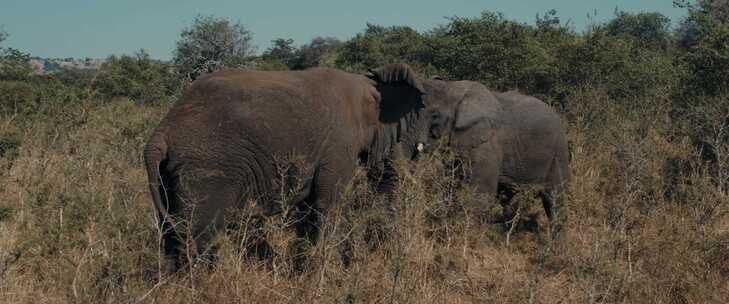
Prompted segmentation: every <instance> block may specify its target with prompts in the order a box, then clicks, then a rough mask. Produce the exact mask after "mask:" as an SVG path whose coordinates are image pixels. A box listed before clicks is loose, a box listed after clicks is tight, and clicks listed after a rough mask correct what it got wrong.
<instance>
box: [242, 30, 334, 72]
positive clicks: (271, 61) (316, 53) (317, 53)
mask: <svg viewBox="0 0 729 304" xmlns="http://www.w3.org/2000/svg"><path fill="white" fill-rule="evenodd" d="M271 42H272V43H273V46H271V47H270V48H269V49H268V50H266V51H265V52H264V53H263V55H261V56H260V57H259V58H257V59H256V65H255V66H256V69H259V70H304V69H308V68H311V67H317V66H330V67H333V66H334V60H335V59H336V58H337V53H338V51H339V49H340V48H341V47H342V42H341V41H339V40H338V39H336V38H331V37H316V38H314V39H312V40H311V42H309V43H307V44H304V45H302V46H300V47H298V48H297V47H296V46H294V40H293V39H283V38H279V39H275V40H273V41H271Z"/></svg>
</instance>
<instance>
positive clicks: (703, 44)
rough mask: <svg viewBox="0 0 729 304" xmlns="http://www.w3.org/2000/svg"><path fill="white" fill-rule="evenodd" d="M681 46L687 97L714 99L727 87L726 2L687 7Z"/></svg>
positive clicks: (712, 0)
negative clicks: (710, 97)
mask: <svg viewBox="0 0 729 304" xmlns="http://www.w3.org/2000/svg"><path fill="white" fill-rule="evenodd" d="M688 10H689V16H688V18H687V19H686V20H685V21H684V22H683V23H682V25H681V26H682V28H681V30H680V33H681V35H682V36H681V37H680V40H679V41H680V43H681V44H680V45H681V46H683V47H684V48H685V55H684V56H683V60H684V61H685V62H686V65H687V74H686V77H685V82H686V88H687V90H688V91H687V93H689V94H691V93H693V94H709V95H716V94H719V93H722V92H727V87H729V42H728V41H729V20H728V19H727V18H728V17H729V8H728V7H727V2H726V1H719V0H706V1H699V2H698V4H697V5H694V6H688Z"/></svg>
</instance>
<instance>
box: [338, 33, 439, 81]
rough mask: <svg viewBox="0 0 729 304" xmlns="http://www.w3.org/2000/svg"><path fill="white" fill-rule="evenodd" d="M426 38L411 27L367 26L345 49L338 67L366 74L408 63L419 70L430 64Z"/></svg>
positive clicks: (344, 46)
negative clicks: (382, 67) (385, 66)
mask: <svg viewBox="0 0 729 304" xmlns="http://www.w3.org/2000/svg"><path fill="white" fill-rule="evenodd" d="M425 41H426V40H425V37H424V36H423V35H421V34H420V33H418V32H417V31H415V30H413V29H412V28H410V27H407V26H393V27H383V26H379V25H373V24H369V23H368V24H367V28H366V29H365V31H364V33H360V34H357V35H356V36H355V37H354V38H352V39H350V40H349V41H347V42H345V43H344V45H343V46H342V49H341V52H340V53H339V57H338V58H337V60H336V65H337V66H338V67H340V68H343V69H345V70H349V71H365V70H367V68H372V67H376V66H380V65H384V64H388V63H396V62H407V63H410V64H412V65H414V66H415V67H416V69H417V68H418V67H420V66H422V63H424V62H427V61H428V59H429V58H428V53H429V48H428V47H427V45H426V44H425Z"/></svg>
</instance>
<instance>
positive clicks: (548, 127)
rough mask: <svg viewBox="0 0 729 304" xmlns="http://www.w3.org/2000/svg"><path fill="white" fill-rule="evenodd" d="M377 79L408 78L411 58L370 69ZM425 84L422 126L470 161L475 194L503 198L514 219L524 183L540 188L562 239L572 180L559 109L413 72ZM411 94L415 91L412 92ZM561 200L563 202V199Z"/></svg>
mask: <svg viewBox="0 0 729 304" xmlns="http://www.w3.org/2000/svg"><path fill="white" fill-rule="evenodd" d="M369 73H370V74H371V75H373V76H374V78H375V79H378V81H381V82H385V83H398V82H400V83H401V82H402V81H401V79H403V77H404V76H410V73H412V71H411V69H410V67H408V66H407V65H406V64H390V65H385V66H382V67H380V68H377V69H374V70H370V71H369ZM411 78H414V80H411V82H412V83H414V85H415V86H416V87H422V88H423V90H424V91H423V95H421V96H414V97H416V98H421V99H422V103H423V104H425V105H426V110H425V115H424V116H423V119H424V120H426V121H427V122H425V123H424V124H426V125H428V127H427V128H428V129H429V131H428V135H427V136H426V138H427V141H426V142H424V143H418V145H425V147H426V148H425V150H431V149H432V146H433V145H434V143H436V142H445V144H446V145H447V146H449V147H450V149H452V151H454V152H455V153H456V154H457V155H458V156H459V157H461V158H463V159H466V160H467V161H468V162H469V163H470V169H471V172H470V179H469V182H470V184H471V185H472V186H473V188H474V189H475V191H476V192H477V193H480V194H483V195H487V196H492V197H497V198H500V200H499V201H500V203H501V204H502V205H503V206H504V218H507V219H511V218H512V217H513V209H512V208H511V205H510V204H509V201H510V200H511V198H512V197H513V195H514V190H515V188H516V187H518V186H524V185H529V186H532V187H536V188H537V189H538V190H539V191H538V194H539V196H540V198H541V199H542V203H543V206H544V209H545V211H546V214H547V217H548V219H549V223H550V230H551V231H552V232H553V235H552V237H553V238H557V237H558V233H559V231H560V230H561V226H562V223H563V222H564V221H565V220H566V212H564V211H563V210H560V209H562V208H561V207H562V205H563V204H564V199H562V198H563V197H564V195H563V193H564V191H563V190H564V186H565V184H566V183H567V182H568V181H569V180H570V171H569V163H568V162H569V151H568V146H567V140H566V136H565V133H564V131H563V130H562V127H561V123H560V117H559V115H558V114H557V113H556V112H555V111H554V110H553V109H552V108H551V107H550V106H549V105H547V104H546V103H544V102H542V101H541V100H539V99H536V98H534V97H530V96H525V95H522V94H520V93H518V92H515V91H510V92H505V93H498V92H493V91H491V90H489V89H488V88H487V87H486V86H484V85H482V84H480V83H478V82H474V81H446V80H443V79H442V78H440V77H434V78H431V79H423V78H421V77H411ZM411 97H412V96H411ZM558 198H559V199H560V201H558Z"/></svg>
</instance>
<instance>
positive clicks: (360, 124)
mask: <svg viewBox="0 0 729 304" xmlns="http://www.w3.org/2000/svg"><path fill="white" fill-rule="evenodd" d="M401 76H403V77H404V78H402V79H400V80H403V81H402V82H398V83H393V84H387V83H378V82H377V81H375V80H372V79H371V78H368V77H365V76H364V75H357V74H351V73H346V72H343V71H338V70H334V69H324V68H314V69H309V70H305V71H292V72H263V71H245V70H224V71H220V72H215V73H211V74H209V75H206V76H204V77H202V78H200V79H198V80H196V81H195V82H194V83H193V84H192V85H191V87H190V88H189V89H188V90H187V91H186V92H185V93H184V95H183V96H182V98H181V99H180V100H179V101H178V103H177V104H176V105H175V106H174V107H173V108H172V109H171V110H170V111H169V113H168V114H167V116H166V117H165V118H164V119H163V121H162V122H161V123H160V125H159V127H158V128H157V129H156V130H155V132H154V133H153V135H152V136H151V139H150V140H149V142H148V144H147V146H146V148H145V151H144V158H145V165H146V168H147V173H148V178H149V185H150V189H151V193H152V198H153V201H154V204H155V206H156V209H157V211H158V212H159V216H160V223H161V225H162V228H163V231H164V235H163V242H164V248H165V251H166V252H167V253H168V254H171V255H174V256H178V257H179V256H180V253H181V251H180V250H183V249H192V250H190V251H189V252H192V253H193V254H200V253H202V252H203V250H205V248H206V247H207V246H208V245H209V244H208V243H209V241H210V239H211V238H212V237H213V236H214V234H215V232H216V231H220V230H221V229H223V228H225V220H224V218H225V217H226V216H232V215H234V213H232V212H231V211H232V210H235V209H236V208H244V207H251V206H250V205H249V202H251V200H254V201H255V202H256V204H255V206H256V207H255V208H254V209H255V210H258V212H257V213H258V214H261V215H273V214H277V213H280V212H281V211H283V210H293V213H295V214H298V215H299V216H300V217H301V219H300V220H298V223H299V224H297V225H296V232H297V235H298V236H299V237H301V238H308V239H311V240H315V239H316V237H317V234H318V227H319V223H318V221H319V216H318V215H319V214H321V213H326V210H328V209H330V208H331V206H332V205H333V204H334V203H336V202H337V201H338V195H339V194H340V191H341V190H342V188H343V187H344V186H345V185H346V184H347V183H348V182H350V180H351V179H352V177H353V174H354V172H355V168H356V166H357V165H358V162H362V163H364V164H365V165H366V166H367V167H368V168H370V169H372V170H374V171H380V172H381V171H382V169H383V168H384V167H385V163H386V162H387V160H388V159H389V158H392V157H396V156H405V157H409V156H412V155H413V154H414V153H415V149H416V143H417V142H419V141H422V140H423V138H424V137H425V136H426V135H427V126H426V125H423V124H422V123H423V122H424V120H423V119H421V118H422V112H423V110H424V105H423V104H422V99H421V98H420V97H419V96H420V95H421V92H422V87H420V85H419V84H418V83H417V82H415V80H414V78H413V77H414V74H413V73H409V74H408V72H407V71H403V74H402V75H401ZM281 173H283V175H284V176H283V178H282V174H281ZM295 181H299V182H295ZM282 191H283V192H285V193H292V195H291V196H290V197H289V199H287V200H286V201H281V199H280V197H283V196H281V195H279V194H280V193H282ZM251 205H252V204H251ZM180 220H191V221H190V222H189V223H188V225H186V228H184V229H183V228H180V227H182V225H179V224H180V222H179V221H180ZM186 240H192V242H189V243H190V245H192V246H193V247H194V248H190V246H185V245H184V244H185V241H186ZM178 266H179V264H178Z"/></svg>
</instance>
